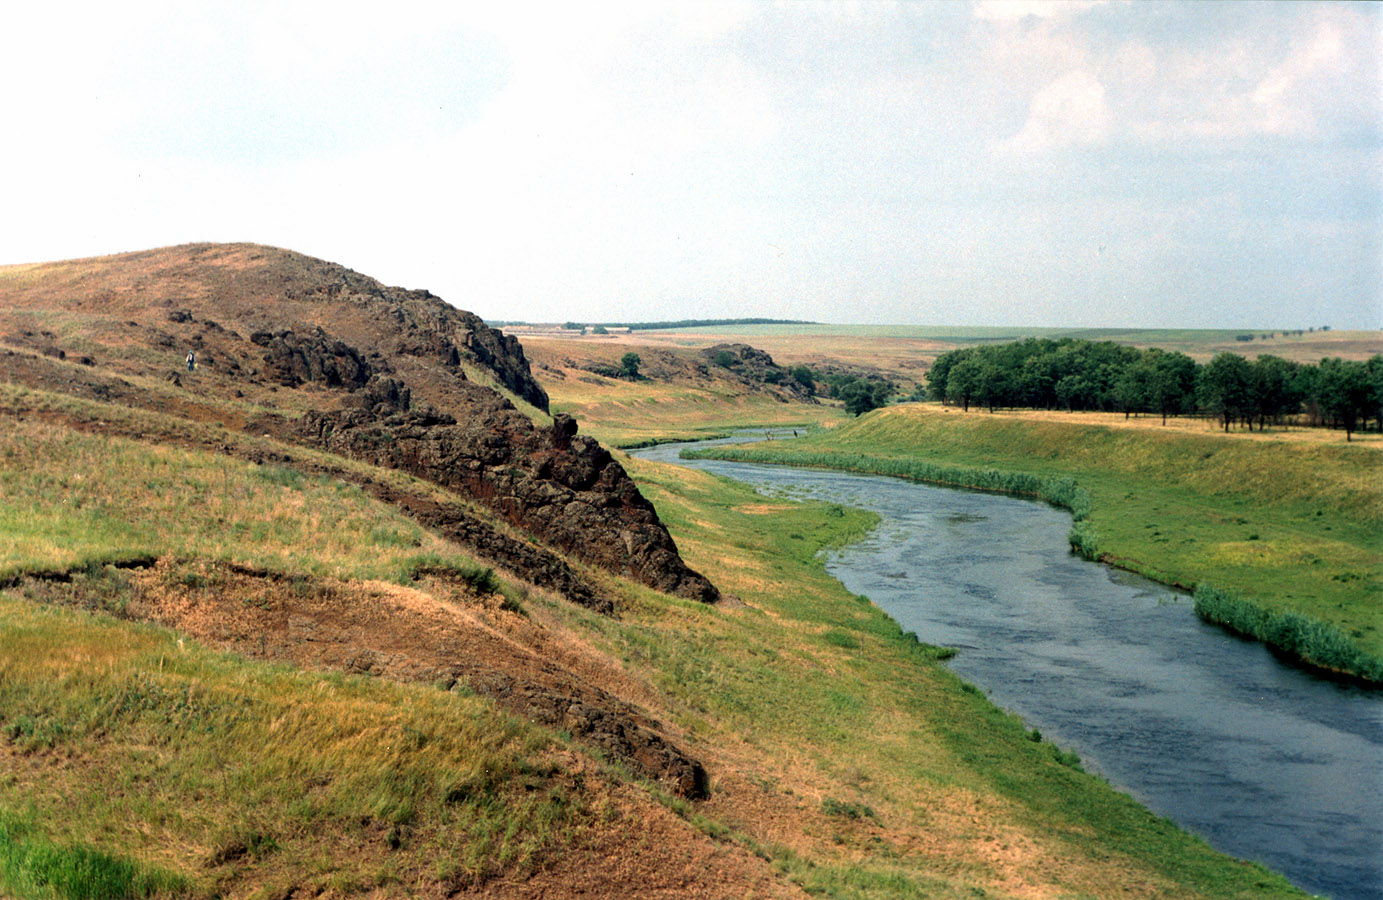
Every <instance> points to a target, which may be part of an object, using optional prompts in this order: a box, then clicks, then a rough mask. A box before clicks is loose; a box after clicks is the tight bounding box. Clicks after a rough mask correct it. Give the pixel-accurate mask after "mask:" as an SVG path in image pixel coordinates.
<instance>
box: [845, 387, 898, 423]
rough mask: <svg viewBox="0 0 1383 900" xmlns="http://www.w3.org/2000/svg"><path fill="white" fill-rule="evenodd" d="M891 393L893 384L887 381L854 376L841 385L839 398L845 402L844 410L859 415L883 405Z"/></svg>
mask: <svg viewBox="0 0 1383 900" xmlns="http://www.w3.org/2000/svg"><path fill="white" fill-rule="evenodd" d="M891 393H893V386H892V385H891V384H889V383H887V382H884V381H870V380H868V379H865V378H856V379H853V380H851V381H850V382H849V383H848V384H845V385H843V386H842V387H841V389H840V399H841V401H842V402H843V403H844V404H845V411H846V412H848V413H850V414H851V415H854V416H861V415H864V414H865V413H867V412H869V411H870V410H871V409H878V408H879V407H881V406H883V405H884V403H886V402H887V401H888V395H889V394H891Z"/></svg>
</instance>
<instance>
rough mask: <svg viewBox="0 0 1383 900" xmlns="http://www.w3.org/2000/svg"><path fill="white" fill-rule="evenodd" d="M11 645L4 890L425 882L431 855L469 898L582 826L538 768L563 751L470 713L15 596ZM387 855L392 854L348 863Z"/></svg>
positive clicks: (460, 703)
mask: <svg viewBox="0 0 1383 900" xmlns="http://www.w3.org/2000/svg"><path fill="white" fill-rule="evenodd" d="M73 589H74V590H75V589H77V588H73ZM0 646H4V647H5V648H6V652H5V653H4V654H3V655H0V742H3V744H4V745H5V746H4V747H3V748H0V752H3V753H6V754H8V757H7V758H8V759H9V760H10V761H11V762H10V764H9V765H8V766H7V771H6V774H5V775H4V776H0V810H5V809H9V810H15V809H27V810H29V811H30V813H31V814H30V815H29V816H28V817H27V818H26V819H24V820H16V819H13V818H11V819H5V820H3V822H0V826H3V828H4V829H5V830H4V836H3V837H0V884H10V885H15V884H19V885H23V884H30V883H32V884H39V883H41V882H42V881H43V880H44V879H48V880H49V881H50V882H52V881H53V879H54V878H60V877H67V876H63V875H60V874H58V875H51V876H50V875H46V874H44V873H45V872H50V871H52V872H58V873H61V871H63V868H62V867H64V866H77V867H78V871H85V870H84V869H80V867H81V866H85V865H87V864H88V863H89V862H91V861H92V860H95V861H96V862H94V863H91V864H92V865H99V866H100V867H104V869H108V870H110V871H111V872H115V873H116V875H113V876H111V877H121V878H126V879H127V880H128V881H129V883H130V885H131V889H132V890H134V889H138V890H144V888H141V887H139V886H140V885H145V886H151V888H152V889H153V892H154V893H158V892H160V891H163V890H165V888H167V889H171V888H173V887H176V886H177V884H178V882H179V880H180V879H182V880H186V881H187V882H193V883H195V886H196V888H197V891H198V892H199V893H200V892H202V891H204V890H205V889H207V888H208V887H209V885H208V884H207V883H206V881H205V877H206V875H205V868H204V867H205V866H214V865H217V864H218V863H219V862H226V861H231V862H233V861H234V860H235V859H238V858H239V857H242V856H260V857H272V861H273V862H274V864H275V865H276V866H282V867H283V868H284V869H285V870H288V871H289V872H290V873H292V874H293V875H294V877H297V878H306V879H307V880H309V881H310V880H311V877H310V874H309V873H311V872H312V871H314V870H315V869H316V868H317V867H318V866H319V864H320V863H321V862H324V861H329V866H330V869H331V870H332V871H333V873H334V875H342V874H347V875H350V876H351V877H354V878H358V879H362V880H366V881H368V880H370V879H373V878H374V877H376V875H377V874H378V873H379V872H380V871H381V870H382V867H384V866H386V865H392V866H393V867H395V868H399V867H400V866H402V867H403V868H404V869H409V870H411V871H413V872H414V874H415V876H416V875H417V874H418V873H425V874H426V876H427V877H428V878H429V879H430V878H431V877H432V872H431V869H432V866H433V865H434V863H435V859H436V847H435V846H434V843H435V842H438V841H440V842H443V843H444V844H445V845H446V846H447V848H448V856H447V859H448V860H449V863H448V865H450V866H452V867H453V871H452V873H451V877H453V878H454V879H456V881H457V883H458V884H461V883H466V882H468V881H472V880H475V879H478V878H481V877H484V876H486V875H489V874H493V873H494V872H496V871H500V870H503V869H508V868H512V867H513V866H516V865H517V866H523V865H527V864H529V863H531V862H532V861H533V860H534V859H535V858H536V857H537V855H539V854H541V853H542V851H543V850H544V849H545V848H546V847H547V846H549V845H551V844H552V843H553V842H554V841H555V840H556V839H558V838H559V837H560V836H561V834H562V833H563V832H564V831H565V830H567V829H569V828H571V827H572V826H573V825H575V824H576V823H577V822H578V821H579V820H580V819H581V817H582V816H583V815H584V813H582V811H581V803H580V801H579V798H573V797H571V796H569V795H568V793H567V792H566V791H565V789H564V788H563V787H562V786H561V785H560V784H559V783H557V782H556V781H554V780H553V776H554V775H556V774H557V773H558V771H559V770H558V769H557V767H555V766H554V765H553V764H551V763H547V762H543V758H544V757H545V756H547V755H548V754H549V753H550V750H551V748H552V747H553V746H554V739H553V738H552V737H551V736H550V735H548V734H546V733H545V732H543V731H542V730H541V729H537V728H535V727H533V726H529V725H527V724H525V723H522V722H520V721H518V720H515V719H513V718H511V717H509V716H507V715H504V714H502V713H499V712H498V711H496V710H495V709H494V707H493V706H492V705H491V704H490V703H489V702H488V701H485V700H482V699H479V698H476V697H471V696H463V695H461V694H458V693H455V692H450V693H448V692H441V691H438V690H436V689H433V688H430V687H425V686H419V685H403V684H396V683H392V682H387V681H381V680H377V679H366V678H348V677H340V676H335V675H322V674H316V673H305V672H298V671H295V670H292V669H289V668H286V667H283V666H273V665H267V664H262V663H254V662H248V661H245V660H241V659H237V658H234V657H229V656H225V655H222V654H217V653H213V652H209V651H207V650H204V649H201V648H199V647H197V646H195V645H193V644H190V643H188V642H185V641H183V640H181V639H179V638H178V637H177V636H176V635H175V634H172V633H170V632H168V631H165V630H162V629H157V628H152V627H148V626H139V625H134V624H131V623H126V622H120V621H116V620H112V619H108V618H102V617H94V616H91V615H87V614H83V613H80V612H76V611H73V610H68V609H62V608H53V607H50V606H41V605H36V604H34V603H32V602H28V601H25V600H22V599H18V598H16V597H15V596H14V595H13V594H12V593H11V594H9V595H0ZM64 759H66V760H75V761H79V764H76V765H73V764H71V763H69V764H67V765H54V764H53V763H54V762H55V761H57V760H64ZM15 822H19V824H18V825H15V824H13V823H15ZM26 823H27V824H26ZM375 834H378V838H375V837H371V836H372V835H375ZM391 834H392V835H395V837H393V838H392V841H391V838H390V837H389V835H391ZM381 841H384V842H392V843H394V844H395V845H396V846H393V847H392V848H391V849H392V851H393V852H391V853H389V854H384V853H381V852H374V851H368V850H367V851H366V852H363V853H344V854H343V853H342V852H341V851H342V848H344V847H351V846H355V845H357V844H361V843H362V842H363V846H366V847H369V846H371V845H372V844H378V843H380V842H381ZM45 848H47V849H45ZM53 848H57V849H53ZM112 854H115V855H114V856H112ZM400 854H401V855H400ZM64 856H66V857H70V858H71V859H73V860H77V862H74V863H70V864H69V863H66V862H63V861H62V859H63V858H64ZM126 857H130V858H132V859H133V860H135V861H134V862H131V861H122V860H125V858H126ZM390 859H392V863H390V862H389V860H390ZM45 860H55V862H52V863H51V865H50V863H49V862H45ZM102 860H109V862H103V861H102ZM151 865H152V866H153V868H150V866H151ZM53 866H56V867H57V868H53ZM270 868H273V867H272V866H271V867H270ZM104 869H103V870H104ZM164 870H166V871H168V872H171V873H173V874H172V875H170V876H168V877H165V876H163V875H159V874H158V872H160V871H164ZM122 873H123V874H122ZM140 873H145V874H140ZM149 873H152V874H149ZM82 877H85V876H82ZM93 877H94V876H93ZM102 877H105V876H102ZM54 883H56V882H54ZM323 884H325V882H323ZM11 889H12V890H16V891H20V892H21V893H22V892H23V891H25V890H28V889H27V888H14V887H12V888H11ZM148 893H149V891H144V893H142V894H130V895H129V896H144V895H147V894H148ZM31 895H33V894H31ZM62 895H63V896H83V895H82V894H80V893H78V894H62ZM96 896H104V895H99V894H98V895H96ZM114 896H125V895H123V894H114Z"/></svg>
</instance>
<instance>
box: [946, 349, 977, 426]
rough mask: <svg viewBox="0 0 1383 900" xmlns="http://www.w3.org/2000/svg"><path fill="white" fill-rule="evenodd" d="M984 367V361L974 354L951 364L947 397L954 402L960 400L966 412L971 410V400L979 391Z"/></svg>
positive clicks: (947, 380)
mask: <svg viewBox="0 0 1383 900" xmlns="http://www.w3.org/2000/svg"><path fill="white" fill-rule="evenodd" d="M983 369H984V364H983V363H981V362H980V361H979V360H978V359H976V358H974V357H973V356H967V357H965V358H964V359H962V360H960V361H959V362H957V363H956V364H955V365H953V366H951V371H950V374H949V375H947V376H946V396H947V398H948V399H949V400H950V401H951V402H952V403H956V402H959V403H960V404H961V406H962V407H964V409H965V411H966V412H969V411H970V401H971V400H973V399H974V398H975V395H976V394H977V393H979V390H980V378H981V376H982V375H983Z"/></svg>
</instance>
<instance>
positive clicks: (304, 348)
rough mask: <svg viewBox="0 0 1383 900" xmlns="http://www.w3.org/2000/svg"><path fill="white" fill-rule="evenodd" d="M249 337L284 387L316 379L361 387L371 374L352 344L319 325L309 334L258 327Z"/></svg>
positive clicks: (266, 367)
mask: <svg viewBox="0 0 1383 900" xmlns="http://www.w3.org/2000/svg"><path fill="white" fill-rule="evenodd" d="M250 341H251V342H253V343H255V344H258V345H259V346H261V347H263V348H264V371H265V374H266V375H268V376H269V377H270V378H272V379H275V380H277V381H278V383H279V384H282V385H283V386H284V387H297V386H298V385H300V384H303V383H304V382H308V381H315V382H319V383H321V384H324V385H326V386H327V387H344V388H346V389H348V390H349V389H354V388H360V387H364V386H365V384H366V383H367V382H368V381H369V380H370V376H371V375H372V374H374V372H373V370H372V369H371V367H370V364H369V363H368V362H366V361H365V359H364V358H363V357H362V356H361V355H360V353H359V352H357V351H356V349H355V348H354V347H350V346H348V345H346V344H345V343H344V342H342V341H334V340H330V339H328V338H327V336H326V334H325V332H323V331H322V329H320V328H318V329H317V330H316V331H314V332H312V333H310V334H304V335H299V334H294V333H293V332H292V331H280V332H277V333H274V332H268V331H257V332H255V333H254V334H252V335H250Z"/></svg>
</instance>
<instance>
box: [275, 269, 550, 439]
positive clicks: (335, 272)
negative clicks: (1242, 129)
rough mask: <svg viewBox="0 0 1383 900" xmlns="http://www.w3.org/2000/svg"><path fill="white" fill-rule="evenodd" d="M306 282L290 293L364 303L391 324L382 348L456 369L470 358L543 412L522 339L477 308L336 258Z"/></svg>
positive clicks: (386, 352) (302, 297)
mask: <svg viewBox="0 0 1383 900" xmlns="http://www.w3.org/2000/svg"><path fill="white" fill-rule="evenodd" d="M312 262H314V263H317V264H318V265H319V266H320V267H322V271H319V272H315V273H313V274H314V277H313V278H312V279H311V280H310V281H307V282H306V283H305V284H299V285H295V286H293V287H291V288H288V289H287V290H286V291H285V293H286V294H287V295H288V296H289V297H291V298H293V299H298V300H314V301H321V300H330V301H338V302H339V301H344V302H347V303H351V304H354V305H356V306H358V307H361V308H363V309H364V310H365V311H366V312H367V313H368V316H369V318H370V319H371V320H373V321H375V322H378V323H381V324H383V325H385V326H387V332H388V333H389V339H387V340H386V341H384V346H382V347H381V352H383V353H384V355H386V356H388V355H391V354H397V355H401V356H412V357H417V358H420V359H425V360H430V361H433V362H437V363H441V364H442V365H443V366H445V367H447V368H450V369H453V370H456V369H457V367H459V366H460V365H461V362H462V360H463V359H464V360H470V361H472V362H474V363H476V364H477V365H479V366H481V367H483V368H484V369H486V370H488V371H489V372H490V373H491V374H493V375H494V377H495V379H496V380H497V381H498V382H499V383H500V384H502V385H503V386H504V387H505V388H507V389H508V390H510V391H513V392H514V394H516V395H517V396H519V397H521V398H523V399H524V400H525V401H527V402H529V403H531V404H533V405H534V406H536V407H538V408H539V409H541V410H542V411H543V412H547V410H548V397H547V391H545V390H543V388H542V385H540V384H538V382H537V380H536V379H535V378H534V377H533V373H532V371H531V370H530V368H529V365H528V360H527V358H525V356H524V353H523V347H522V345H520V344H519V341H518V339H517V338H515V337H512V336H510V335H507V334H504V333H503V332H501V331H500V330H499V329H497V328H491V327H490V326H488V325H486V324H485V323H484V321H482V320H481V318H480V317H479V316H477V315H475V314H474V313H469V312H466V311H465V310H461V309H457V308H456V307H454V306H452V305H451V304H449V303H447V302H446V301H445V300H443V299H442V298H441V297H438V296H436V295H435V294H433V293H432V292H431V291H426V290H405V289H404V288H396V287H386V286H384V285H382V284H380V283H379V282H378V281H375V280H374V279H373V278H368V277H366V276H364V275H361V274H360V273H358V272H353V271H351V270H350V269H347V268H345V267H343V266H337V265H334V264H331V263H320V262H318V261H315V260H314V261H312ZM456 374H458V375H460V377H463V378H464V377H465V376H464V375H461V373H460V372H459V371H457V372H456Z"/></svg>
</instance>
